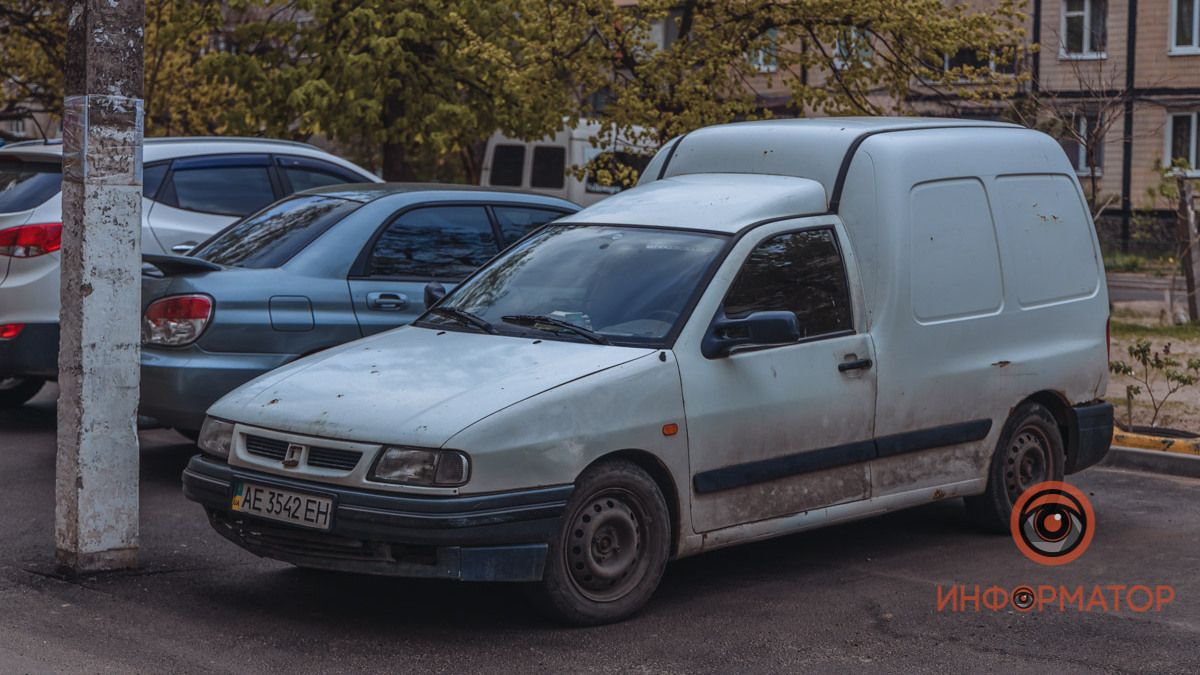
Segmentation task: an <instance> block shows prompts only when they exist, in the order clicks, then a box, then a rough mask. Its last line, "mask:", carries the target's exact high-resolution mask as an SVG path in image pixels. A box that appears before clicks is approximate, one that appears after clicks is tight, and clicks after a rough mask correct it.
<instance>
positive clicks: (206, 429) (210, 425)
mask: <svg viewBox="0 0 1200 675" xmlns="http://www.w3.org/2000/svg"><path fill="white" fill-rule="evenodd" d="M196 445H198V446H200V449H201V450H202V451H204V452H206V453H208V454H210V455H212V456H214V457H220V458H221V459H228V458H229V448H230V447H232V446H233V422H226V421H225V420H219V419H216V418H215V417H205V418H204V424H203V425H201V427H200V436H199V438H197V439H196Z"/></svg>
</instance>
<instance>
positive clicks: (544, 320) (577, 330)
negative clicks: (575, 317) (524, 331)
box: [500, 314, 612, 345]
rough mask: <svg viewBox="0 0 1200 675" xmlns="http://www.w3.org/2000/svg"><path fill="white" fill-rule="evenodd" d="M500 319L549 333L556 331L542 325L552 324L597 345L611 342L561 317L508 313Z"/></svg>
mask: <svg viewBox="0 0 1200 675" xmlns="http://www.w3.org/2000/svg"><path fill="white" fill-rule="evenodd" d="M500 319H501V320H502V321H505V322H506V323H511V324H515V325H518V326H532V327H534V328H538V329H540V330H544V331H547V332H550V333H554V332H557V331H553V330H550V329H548V328H542V326H554V327H556V328H561V329H563V330H567V331H570V332H572V333H574V334H576V335H579V336H581V337H583V338H584V339H586V340H587V341H588V342H592V343H594V344H598V345H611V344H612V343H611V342H609V341H608V338H606V337H604V336H603V335H601V334H599V333H597V332H596V331H594V330H588V329H587V328H584V327H583V326H577V325H575V324H573V323H571V322H570V321H563V320H562V319H556V318H554V317H552V316H544V315H541V314H509V315H508V316H502V317H500ZM539 324H540V325H539Z"/></svg>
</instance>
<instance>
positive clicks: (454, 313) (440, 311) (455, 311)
mask: <svg viewBox="0 0 1200 675" xmlns="http://www.w3.org/2000/svg"><path fill="white" fill-rule="evenodd" d="M429 313H430V314H436V315H437V316H444V317H446V318H447V319H454V320H455V321H458V322H459V323H461V324H463V325H465V326H471V327H472V328H478V329H479V330H481V331H483V332H485V333H488V334H490V335H495V334H496V327H495V326H493V325H492V324H491V323H489V322H488V321H487V320H486V319H483V318H480V317H478V316H475V315H474V314H472V313H470V312H468V311H466V310H462V309H459V308H457V307H430V308H429Z"/></svg>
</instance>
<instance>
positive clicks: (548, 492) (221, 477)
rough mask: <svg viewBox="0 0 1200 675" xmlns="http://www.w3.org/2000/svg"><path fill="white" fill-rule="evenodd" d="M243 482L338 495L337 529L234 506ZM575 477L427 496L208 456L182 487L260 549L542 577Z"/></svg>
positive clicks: (409, 572) (307, 558) (484, 576)
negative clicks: (567, 481)
mask: <svg viewBox="0 0 1200 675" xmlns="http://www.w3.org/2000/svg"><path fill="white" fill-rule="evenodd" d="M240 481H247V482H252V483H256V484H259V485H267V486H273V487H278V488H282V489H288V490H295V491H298V492H306V493H309V494H320V495H324V496H329V497H332V498H333V503H334V509H333V518H332V526H331V529H330V530H329V531H327V532H320V531H316V530H307V529H302V528H297V527H292V526H289V525H287V524H285V523H276V522H274V521H269V520H262V519H259V518H256V517H254V516H249V515H246V514H244V513H239V512H234V511H231V510H230V504H231V501H232V497H233V484H234V483H235V482H240ZM573 489H574V486H572V485H563V486H557V487H549V488H534V489H529V490H517V491H512V492H503V493H498V494H490V495H471V496H459V497H426V496H414V495H396V494H382V493H378V492H370V491H366V490H356V489H349V488H344V487H341V486H335V485H328V484H324V483H313V482H310V481H301V480H292V479H289V478H281V477H279V476H273V475H269V474H264V473H259V472H257V471H251V470H246V469H242V468H239V467H231V466H229V465H228V464H225V463H223V462H220V461H218V460H214V459H211V458H208V457H205V456H203V455H197V456H195V457H193V458H192V460H191V461H190V462H188V466H187V468H186V469H185V470H184V472H183V493H184V495H185V496H186V497H187V498H188V499H190V500H192V501H194V502H199V503H200V504H203V505H204V507H205V510H206V511H207V512H208V516H209V521H210V522H211V524H212V526H213V528H214V529H216V530H217V532H218V533H220V534H221V535H222V536H224V537H225V538H227V539H229V540H230V541H232V542H234V543H235V544H237V545H239V546H241V547H242V548H244V549H246V550H248V551H250V552H251V553H255V554H257V555H260V556H263V557H267V558H274V559H277V560H283V561H285V562H290V563H293V564H296V565H301V566H307V567H318V568H323V569H333V570H341V571H348V572H361V573H367V574H382V575H390V576H406V577H434V578H445V579H458V580H461V581H537V580H539V579H541V578H542V571H543V569H544V567H545V562H546V553H547V551H548V549H549V541H550V539H551V538H552V537H554V536H555V535H556V534H557V533H558V528H559V520H560V518H561V517H562V512H563V510H564V509H565V508H566V504H567V499H568V498H569V497H570V495H571V491H572V490H573Z"/></svg>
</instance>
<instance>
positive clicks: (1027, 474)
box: [964, 403, 1066, 532]
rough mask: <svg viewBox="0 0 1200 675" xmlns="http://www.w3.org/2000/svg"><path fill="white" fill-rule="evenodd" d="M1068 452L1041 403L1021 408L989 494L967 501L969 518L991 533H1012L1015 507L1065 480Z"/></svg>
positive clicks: (1008, 428) (1007, 429) (1001, 446)
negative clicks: (1027, 494) (1032, 491)
mask: <svg viewBox="0 0 1200 675" xmlns="http://www.w3.org/2000/svg"><path fill="white" fill-rule="evenodd" d="M1065 465H1066V451H1065V449H1064V445H1063V439H1062V433H1061V432H1060V431H1059V429H1058V423H1057V422H1055V421H1054V416H1053V415H1051V414H1050V411H1049V410H1046V408H1044V407H1043V406H1040V405H1038V404H1037V403H1025V404H1022V405H1020V406H1018V407H1017V409H1016V410H1015V411H1013V414H1012V415H1011V416H1009V418H1008V421H1007V422H1005V423H1004V430H1003V431H1002V432H1001V434H1000V441H999V443H998V444H997V446H996V452H995V453H994V454H993V455H992V463H991V468H990V469H989V470H988V484H987V491H986V492H984V493H983V494H981V495H978V496H975V497H967V498H966V499H965V500H964V501H965V502H966V504H967V516H968V517H969V518H970V519H971V521H972V522H974V523H975V524H976V525H978V526H979V527H981V528H983V529H985V530H988V531H991V532H1008V531H1009V518H1010V517H1011V515H1012V509H1013V504H1014V503H1015V502H1016V501H1017V498H1018V497H1020V496H1021V493H1022V492H1024V491H1025V490H1027V489H1028V488H1030V487H1032V486H1033V485H1036V484H1037V483H1041V482H1043V481H1048V480H1062V479H1063V469H1064V467H1065Z"/></svg>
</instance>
